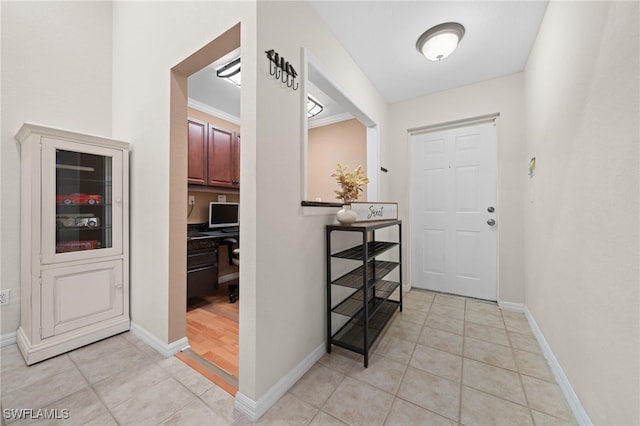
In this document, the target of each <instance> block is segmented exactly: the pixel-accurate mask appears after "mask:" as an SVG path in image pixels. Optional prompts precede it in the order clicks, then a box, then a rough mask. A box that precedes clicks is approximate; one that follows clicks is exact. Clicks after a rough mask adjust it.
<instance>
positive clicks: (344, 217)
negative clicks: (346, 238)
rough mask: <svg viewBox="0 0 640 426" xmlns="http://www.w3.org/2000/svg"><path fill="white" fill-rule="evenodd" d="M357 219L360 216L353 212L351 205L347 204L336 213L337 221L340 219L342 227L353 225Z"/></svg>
mask: <svg viewBox="0 0 640 426" xmlns="http://www.w3.org/2000/svg"><path fill="white" fill-rule="evenodd" d="M357 218H358V214H357V213H356V212H354V211H353V210H351V205H350V204H345V205H344V206H342V208H341V209H340V210H338V213H336V219H338V222H340V223H341V224H342V225H351V224H352V223H353V222H355V221H356V219H357Z"/></svg>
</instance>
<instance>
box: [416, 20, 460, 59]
mask: <svg viewBox="0 0 640 426" xmlns="http://www.w3.org/2000/svg"><path fill="white" fill-rule="evenodd" d="M463 36H464V27H463V26H462V25H460V24H458V23H457V22H447V23H444V24H440V25H436V26H435V27H433V28H430V29H428V30H427V31H426V32H425V33H424V34H422V35H421V36H420V38H419V39H418V42H417V43H416V48H417V49H418V52H420V53H422V54H423V55H424V56H425V57H426V58H427V59H429V60H430V61H436V62H437V61H441V60H443V59H444V58H446V57H447V56H449V55H451V53H453V51H454V50H456V47H458V43H460V40H462V37H463Z"/></svg>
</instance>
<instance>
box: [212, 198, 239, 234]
mask: <svg viewBox="0 0 640 426" xmlns="http://www.w3.org/2000/svg"><path fill="white" fill-rule="evenodd" d="M238 210H239V205H238V203H218V202H211V203H209V228H224V227H227V226H238V225H239V224H240V220H239V216H238V215H239V211H238Z"/></svg>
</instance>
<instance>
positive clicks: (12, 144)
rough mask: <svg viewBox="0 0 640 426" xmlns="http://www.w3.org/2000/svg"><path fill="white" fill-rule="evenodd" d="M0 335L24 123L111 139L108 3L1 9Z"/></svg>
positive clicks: (7, 312) (5, 317) (14, 268)
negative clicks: (1, 298) (19, 133)
mask: <svg viewBox="0 0 640 426" xmlns="http://www.w3.org/2000/svg"><path fill="white" fill-rule="evenodd" d="M0 8H1V11H0V19H1V20H2V22H1V28H2V30H1V31H2V33H1V36H0V41H1V43H2V47H1V49H0V51H1V52H2V53H1V54H2V59H1V60H2V77H1V78H2V80H1V82H0V83H1V86H2V87H1V90H0V91H1V92H2V108H1V111H2V116H1V119H0V121H1V122H2V130H1V133H0V138H1V141H2V143H1V146H0V158H1V163H0V170H1V177H0V193H1V194H2V199H1V200H0V217H1V218H2V221H1V226H2V227H1V228H0V262H1V263H0V283H1V288H2V289H8V290H10V291H11V293H10V295H11V304H10V305H9V306H3V307H2V308H0V315H1V321H0V334H2V335H8V334H9V333H14V332H15V331H16V329H17V328H18V325H19V322H20V269H19V265H20V256H19V253H20V250H19V245H20V208H19V207H20V150H19V145H18V143H17V141H16V140H15V134H16V132H17V131H18V129H19V128H20V126H21V125H22V124H23V123H24V122H31V123H36V124H43V125H47V126H52V127H58V128H62V129H68V130H73V131H76V132H81V133H89V134H95V135H99V136H106V137H111V136H112V134H111V107H112V101H111V100H112V71H111V57H112V52H113V49H112V35H113V33H112V28H111V16H112V9H111V3H110V2H91V3H89V2H55V3H53V2H6V1H3V2H1V3H0Z"/></svg>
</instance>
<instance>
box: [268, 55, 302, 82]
mask: <svg viewBox="0 0 640 426" xmlns="http://www.w3.org/2000/svg"><path fill="white" fill-rule="evenodd" d="M265 53H266V54H267V58H268V59H269V74H271V75H272V76H274V77H275V78H276V80H280V81H281V82H283V83H284V84H286V85H287V87H289V88H291V89H293V90H298V87H300V83H298V82H297V81H296V77H297V76H298V73H297V72H296V70H295V68H293V65H291V64H290V63H289V61H285V59H284V57H282V56H280V55H279V54H278V52H276V51H275V50H273V49H271V50H267V51H266V52H265Z"/></svg>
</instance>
